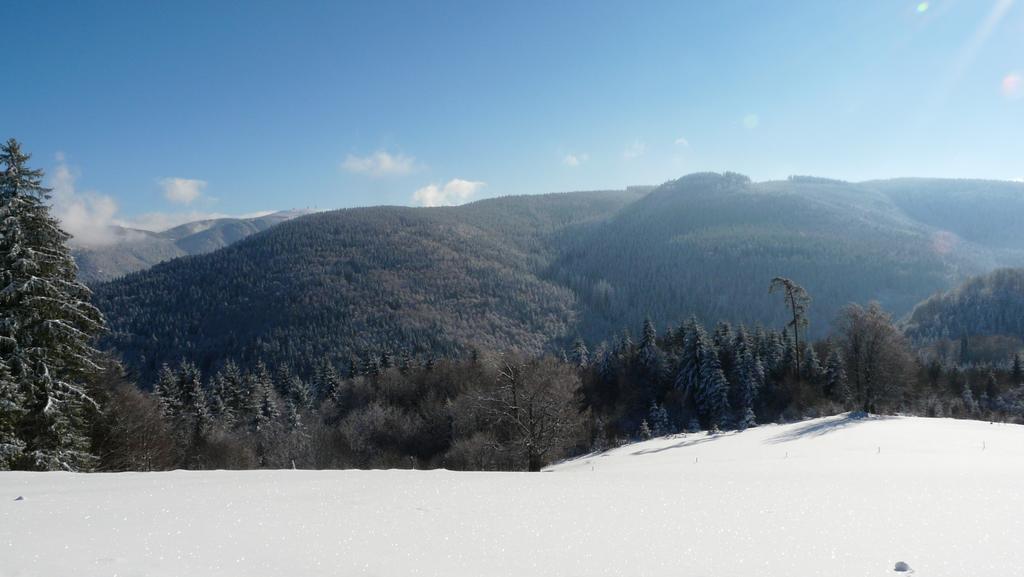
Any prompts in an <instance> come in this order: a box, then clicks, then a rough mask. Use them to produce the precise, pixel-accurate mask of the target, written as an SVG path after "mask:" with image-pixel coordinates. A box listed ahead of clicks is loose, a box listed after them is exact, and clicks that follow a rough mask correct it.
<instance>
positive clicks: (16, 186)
mask: <svg viewBox="0 0 1024 577" xmlns="http://www.w3.org/2000/svg"><path fill="white" fill-rule="evenodd" d="M28 160H29V155H28V154H25V153H23V152H22V151H21V146H20V145H19V144H18V142H17V141H15V140H14V139H11V140H8V141H7V142H6V143H5V144H3V145H2V146H0V165H2V166H3V170H2V171H0V359H2V360H3V361H4V363H5V364H6V365H7V367H8V369H9V370H10V373H11V379H12V380H13V381H14V382H15V383H17V384H18V388H19V390H20V391H19V392H20V399H21V402H22V403H23V406H22V407H21V409H24V412H21V413H20V415H21V416H20V417H19V418H18V422H17V425H16V428H17V434H18V437H19V438H20V440H21V442H22V443H24V451H23V453H22V458H20V459H19V460H18V462H16V463H14V466H15V467H17V468H31V469H49V470H54V469H63V470H72V471H77V470H85V469H88V468H90V467H91V466H92V464H93V463H94V461H95V458H94V457H93V456H92V455H91V454H90V453H89V440H88V438H87V422H86V413H87V411H90V410H94V409H95V408H96V404H95V402H94V401H93V400H92V399H90V398H89V396H88V395H87V393H86V390H85V388H84V386H83V384H82V383H83V382H84V381H85V380H87V379H89V378H90V377H91V376H94V375H96V374H98V373H99V371H100V367H99V356H100V355H99V353H98V352H97V351H96V350H95V349H93V348H92V346H91V344H90V343H91V341H92V340H93V338H94V337H95V336H96V335H97V334H99V333H100V332H101V331H102V330H104V320H103V316H102V315H101V314H100V312H99V311H98V310H97V309H96V308H95V307H93V306H92V305H91V304H90V303H89V301H90V298H91V294H92V293H91V292H90V291H89V289H88V288H86V287H85V285H83V284H82V283H80V282H78V280H77V272H78V269H77V267H76V266H75V262H74V259H73V258H72V257H71V253H70V251H69V249H68V247H67V241H68V239H69V238H70V237H69V235H68V234H67V233H65V232H64V231H63V230H61V228H60V225H59V223H58V222H57V220H56V219H54V218H53V216H51V215H50V209H49V206H48V205H47V203H46V201H47V200H48V199H49V193H50V191H49V189H47V188H44V187H43V186H42V178H43V173H42V171H40V170H33V169H30V168H28V166H27V162H28ZM12 398H13V397H12ZM12 414H13V413H12ZM19 445H20V444H19Z"/></svg>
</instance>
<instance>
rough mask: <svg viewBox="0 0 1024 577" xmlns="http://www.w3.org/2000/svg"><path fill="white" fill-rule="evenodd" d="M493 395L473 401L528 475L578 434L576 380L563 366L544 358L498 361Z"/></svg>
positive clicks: (578, 415) (580, 422) (555, 456)
mask: <svg viewBox="0 0 1024 577" xmlns="http://www.w3.org/2000/svg"><path fill="white" fill-rule="evenodd" d="M499 362H500V367H499V371H498V378H497V383H496V385H495V387H494V389H493V390H490V391H486V392H484V393H482V394H481V395H480V396H479V401H480V403H481V406H482V408H483V409H484V411H485V412H486V413H487V414H488V415H489V416H490V417H491V418H492V419H493V422H494V424H495V425H499V426H502V427H505V428H506V430H507V434H508V442H509V443H510V444H511V445H512V448H513V450H515V451H516V452H517V453H519V455H521V458H522V459H524V460H525V463H526V468H527V470H529V471H539V470H540V468H541V466H543V464H544V462H545V461H547V460H550V459H552V458H557V457H558V456H560V453H561V452H562V451H564V450H565V449H567V448H568V447H570V446H571V445H572V444H573V443H574V442H575V441H576V440H577V439H578V438H579V436H580V435H581V432H582V430H583V419H582V417H581V415H580V412H579V411H578V410H577V406H578V403H577V402H575V401H576V399H575V395H576V392H577V391H578V390H579V376H578V375H577V374H576V372H575V371H573V370H571V369H570V368H569V367H567V366H566V365H565V364H564V363H559V362H558V361H557V360H555V359H553V358H550V357H545V358H543V359H539V360H531V361H523V360H521V359H518V358H515V357H509V358H506V359H502V360H501V361H499Z"/></svg>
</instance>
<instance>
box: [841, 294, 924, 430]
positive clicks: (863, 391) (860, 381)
mask: <svg viewBox="0 0 1024 577" xmlns="http://www.w3.org/2000/svg"><path fill="white" fill-rule="evenodd" d="M836 327H837V328H838V330H839V333H840V337H841V339H842V346H843V357H844V360H845V361H846V376H847V380H848V382H849V385H850V388H851V389H852V391H851V392H852V393H853V395H854V399H855V400H856V402H857V404H858V405H860V407H861V408H862V409H863V410H864V411H867V412H877V411H878V410H879V408H883V407H884V406H891V405H894V404H896V403H897V402H898V400H899V398H898V397H899V394H900V393H901V391H902V388H903V384H904V383H906V382H910V380H911V378H912V376H913V374H912V371H913V367H914V360H913V357H912V356H911V354H910V349H909V346H908V345H907V342H906V339H905V338H904V336H903V333H901V332H900V331H899V330H897V329H896V327H894V326H893V324H892V317H890V316H889V313H887V312H885V311H884V310H882V307H881V305H879V304H878V303H877V302H872V303H870V304H869V305H868V306H867V307H863V306H861V305H857V304H850V305H847V306H846V307H845V308H843V310H842V312H841V313H840V314H839V319H838V320H837V322H836Z"/></svg>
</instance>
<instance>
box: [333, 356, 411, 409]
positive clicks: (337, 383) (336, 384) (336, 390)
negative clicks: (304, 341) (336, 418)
mask: <svg viewBox="0 0 1024 577" xmlns="http://www.w3.org/2000/svg"><path fill="white" fill-rule="evenodd" d="M409 364H410V363H409V357H408V355H403V356H402V363H401V365H400V367H402V366H404V367H405V368H404V369H401V368H400V370H402V371H403V372H404V371H408V368H409ZM313 379H314V381H313V386H314V389H315V395H316V399H317V404H319V405H323V404H324V403H331V404H334V405H337V404H338V403H339V402H340V400H341V399H340V397H339V395H340V393H341V379H340V378H339V377H338V372H337V371H335V370H334V365H333V364H331V362H330V361H329V360H328V359H327V358H326V357H325V358H322V359H320V363H319V364H318V365H317V368H316V371H315V373H314V375H313Z"/></svg>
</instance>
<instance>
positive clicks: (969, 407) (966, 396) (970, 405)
mask: <svg viewBox="0 0 1024 577" xmlns="http://www.w3.org/2000/svg"><path fill="white" fill-rule="evenodd" d="M960 398H961V399H963V402H964V409H966V411H967V412H968V414H971V415H973V414H975V413H977V412H978V403H977V402H976V401H975V400H974V393H973V392H972V391H971V383H970V382H969V381H968V380H967V379H964V388H963V392H961V394H960Z"/></svg>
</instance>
